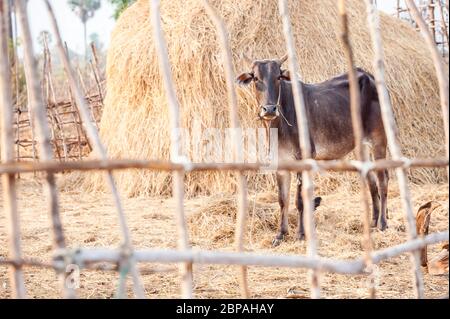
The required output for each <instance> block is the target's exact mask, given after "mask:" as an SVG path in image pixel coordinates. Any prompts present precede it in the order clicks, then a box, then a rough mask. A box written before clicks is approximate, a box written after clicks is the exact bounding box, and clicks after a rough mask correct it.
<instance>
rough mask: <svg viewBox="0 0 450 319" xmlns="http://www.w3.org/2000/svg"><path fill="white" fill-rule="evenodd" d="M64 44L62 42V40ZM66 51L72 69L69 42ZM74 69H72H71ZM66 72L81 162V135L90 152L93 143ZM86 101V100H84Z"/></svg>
mask: <svg viewBox="0 0 450 319" xmlns="http://www.w3.org/2000/svg"><path fill="white" fill-rule="evenodd" d="M61 43H62V40H61ZM64 49H65V53H66V54H65V55H66V56H67V60H68V61H69V67H70V68H71V64H70V54H69V47H68V46H67V42H64ZM71 69H72V68H71ZM64 71H65V73H66V76H67V86H68V87H69V96H70V106H71V108H72V111H74V112H73V115H72V118H73V120H74V122H75V124H76V126H77V131H78V136H79V139H78V141H79V146H78V151H79V152H78V154H79V157H80V160H81V159H82V158H83V148H82V146H81V135H83V136H84V139H85V140H86V142H87V143H88V147H89V152H92V146H91V143H90V141H89V138H88V136H87V133H86V130H85V129H84V128H83V125H82V124H83V123H82V119H81V115H80V109H79V106H78V105H77V101H76V99H75V98H74V93H72V86H71V81H70V79H69V77H70V76H69V75H68V74H67V71H66V69H65V68H64ZM73 80H74V81H75V83H76V77H75V76H74V75H73ZM83 101H84V100H83Z"/></svg>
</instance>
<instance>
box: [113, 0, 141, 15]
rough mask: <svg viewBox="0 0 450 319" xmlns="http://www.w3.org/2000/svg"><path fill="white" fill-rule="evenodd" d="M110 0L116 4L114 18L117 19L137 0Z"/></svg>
mask: <svg viewBox="0 0 450 319" xmlns="http://www.w3.org/2000/svg"><path fill="white" fill-rule="evenodd" d="M109 2H111V4H112V5H113V6H114V19H116V20H117V19H118V18H119V16H120V14H121V13H122V12H123V11H124V10H125V9H126V8H127V7H128V6H129V5H131V4H133V3H134V2H136V0H109Z"/></svg>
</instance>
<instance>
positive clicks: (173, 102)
mask: <svg viewBox="0 0 450 319" xmlns="http://www.w3.org/2000/svg"><path fill="white" fill-rule="evenodd" d="M149 6H150V11H151V12H150V15H151V24H152V27H153V36H154V41H155V47H156V53H157V55H158V61H159V68H160V71H161V76H162V78H163V82H164V89H165V92H166V97H167V102H168V106H169V118H170V130H171V132H170V133H171V134H170V136H171V144H170V146H171V149H170V158H171V159H172V160H173V161H174V162H180V161H183V158H182V153H181V135H180V134H181V133H180V132H181V131H180V127H181V126H180V124H181V123H180V112H179V108H180V107H179V104H178V100H177V97H176V93H175V88H174V87H173V80H172V74H171V71H170V65H169V59H168V52H167V44H166V40H165V38H164V34H163V31H162V27H161V13H160V2H159V0H149ZM173 197H174V198H175V202H176V221H177V229H178V247H179V248H180V249H182V250H186V251H189V250H190V244H189V237H188V230H187V224H186V217H185V214H184V204H183V198H184V171H176V172H174V173H173ZM181 271H182V297H183V298H186V299H189V298H192V297H193V296H192V282H193V278H192V277H193V274H192V263H185V264H184V265H183V268H182V269H181Z"/></svg>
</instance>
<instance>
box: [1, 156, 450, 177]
mask: <svg viewBox="0 0 450 319" xmlns="http://www.w3.org/2000/svg"><path fill="white" fill-rule="evenodd" d="M448 164H449V162H448V160H447V159H413V160H408V159H400V160H378V161H375V162H373V163H372V162H371V165H370V166H368V167H367V168H366V170H368V171H369V172H375V171H381V170H386V169H394V168H404V169H413V168H419V167H440V168H445V167H447V166H448ZM362 167H363V166H362V165H361V163H360V162H358V161H345V160H336V161H317V162H316V163H314V164H313V163H312V162H311V161H286V162H280V163H279V164H278V165H277V170H278V171H279V172H283V171H291V172H302V171H311V170H317V171H320V172H325V171H332V172H360V170H361V168H362ZM264 168H267V164H266V163H223V164H221V163H190V164H184V163H174V162H169V161H159V160H127V159H122V160H85V161H74V162H63V163H58V162H54V161H41V162H20V163H13V164H10V163H3V164H1V163H0V174H13V173H32V172H45V171H48V172H50V173H59V172H68V171H75V170H78V171H101V170H103V171H112V170H124V169H148V170H159V171H165V172H170V171H188V172H204V171H241V172H246V171H248V172H256V171H259V170H261V169H264Z"/></svg>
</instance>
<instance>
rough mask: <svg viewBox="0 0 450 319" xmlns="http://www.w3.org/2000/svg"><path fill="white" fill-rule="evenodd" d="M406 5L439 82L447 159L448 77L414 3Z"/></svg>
mask: <svg viewBox="0 0 450 319" xmlns="http://www.w3.org/2000/svg"><path fill="white" fill-rule="evenodd" d="M406 5H407V6H408V9H409V11H410V13H411V16H412V17H413V19H414V20H415V21H416V23H417V25H418V26H419V28H420V32H421V33H422V36H423V38H424V39H425V42H426V44H427V45H428V48H429V49H430V52H431V57H432V59H433V63H434V68H435V69H436V74H437V79H438V82H439V92H440V98H441V108H442V116H443V118H444V132H445V147H446V152H447V154H446V157H447V158H449V132H448V125H449V123H448V108H449V96H448V95H449V93H448V89H449V86H448V77H447V75H446V74H445V66H444V65H445V64H444V61H443V59H442V56H441V55H440V54H439V51H438V49H437V47H436V43H435V42H434V41H433V38H432V37H431V34H430V32H429V31H428V27H427V24H426V23H425V21H424V20H423V18H422V16H421V15H420V13H419V10H418V9H417V7H416V5H415V3H414V1H412V0H406ZM447 180H449V168H448V167H447Z"/></svg>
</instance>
